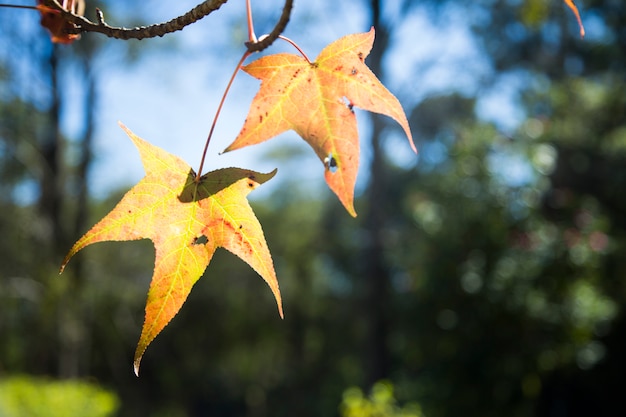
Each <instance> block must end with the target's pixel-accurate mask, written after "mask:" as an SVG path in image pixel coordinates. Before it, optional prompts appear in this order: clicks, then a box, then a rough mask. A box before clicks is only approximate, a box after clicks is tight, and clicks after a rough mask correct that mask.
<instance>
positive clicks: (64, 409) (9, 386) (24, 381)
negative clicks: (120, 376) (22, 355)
mask: <svg viewBox="0 0 626 417" xmlns="http://www.w3.org/2000/svg"><path fill="white" fill-rule="evenodd" d="M118 407H119V399H118V398H117V396H116V395H115V394H114V393H112V392H110V391H108V390H105V389H103V388H101V387H99V386H97V385H95V384H93V383H88V382H83V381H54V380H49V379H43V378H37V377H32V376H26V375H21V376H12V377H9V378H6V379H3V380H0V416H3V417H26V416H38V417H107V416H112V415H114V414H115V411H116V410H117V409H118Z"/></svg>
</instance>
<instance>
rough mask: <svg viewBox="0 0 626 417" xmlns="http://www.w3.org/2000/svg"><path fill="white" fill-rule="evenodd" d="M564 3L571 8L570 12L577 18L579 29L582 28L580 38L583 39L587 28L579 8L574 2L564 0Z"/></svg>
mask: <svg viewBox="0 0 626 417" xmlns="http://www.w3.org/2000/svg"><path fill="white" fill-rule="evenodd" d="M563 1H564V2H565V4H566V5H567V7H569V8H570V10H571V11H572V12H573V13H574V16H575V17H576V21H577V22H578V27H579V28H580V37H581V38H583V37H585V27H584V26H583V21H582V20H581V18H580V14H579V13H578V8H577V7H576V5H575V4H574V2H573V1H572V0H563Z"/></svg>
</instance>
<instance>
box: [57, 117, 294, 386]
mask: <svg viewBox="0 0 626 417" xmlns="http://www.w3.org/2000/svg"><path fill="white" fill-rule="evenodd" d="M120 125H121V124H120ZM121 126H122V128H123V129H124V130H125V131H126V133H127V134H128V136H129V137H130V138H131V140H132V141H133V143H134V144H135V146H136V147H137V149H138V150H139V154H140V156H141V160H142V162H143V166H144V169H145V171H146V176H145V177H144V178H143V179H142V180H141V181H140V182H139V183H137V184H136V185H135V186H134V187H133V188H132V189H131V190H130V191H128V193H126V195H125V196H124V197H123V198H122V200H121V201H120V202H119V203H118V204H117V206H116V207H115V208H114V209H113V210H112V211H111V212H110V213H109V214H107V215H106V216H105V217H104V218H103V219H102V220H100V222H98V223H97V224H96V225H95V226H93V228H91V230H89V231H88V232H87V233H86V234H85V235H84V236H83V237H82V238H80V239H79V240H78V241H77V242H76V243H75V244H74V246H73V247H72V248H71V249H70V251H69V253H68V254H67V256H66V257H65V259H64V260H63V264H62V266H61V272H63V269H64V268H65V265H66V264H67V263H68V262H69V260H70V258H71V257H72V256H73V255H75V254H76V253H77V252H78V251H80V250H81V249H83V248H84V247H86V246H88V245H91V244H92V243H96V242H103V241H122V240H136V239H142V238H148V239H150V240H152V242H153V243H154V246H155V249H156V258H155V263H154V275H153V276H152V282H151V284H150V289H149V291H148V300H147V302H146V311H145V313H146V315H145V321H144V324H143V329H142V331H141V336H140V338H139V343H138V345H137V349H136V351H135V359H134V369H135V373H136V374H138V372H139V363H140V361H141V357H142V356H143V354H144V352H145V350H146V348H147V347H148V345H149V344H150V343H151V342H152V340H154V338H155V337H156V336H157V335H158V334H159V333H160V332H161V330H163V328H165V326H166V325H167V324H168V323H169V322H170V320H171V319H172V318H173V317H174V316H175V315H176V314H177V313H178V311H179V310H180V308H181V307H182V305H183V303H184V302H185V300H186V299H187V296H188V295H189V293H190V291H191V288H192V286H193V285H194V284H195V283H196V281H197V280H198V279H199V278H200V276H201V275H202V273H203V272H204V270H205V269H206V267H207V265H208V264H209V262H210V261H211V258H212V256H213V253H214V252H215V250H216V248H218V247H223V248H225V249H227V250H229V251H230V252H232V253H234V254H235V255H237V256H238V257H240V258H241V259H243V260H244V261H245V262H247V263H248V264H249V265H250V266H251V267H252V268H253V269H254V270H255V271H256V272H257V273H259V275H261V277H262V278H263V279H264V280H265V281H266V282H267V284H268V285H269V286H270V288H271V290H272V292H273V293H274V297H275V298H276V303H277V304H278V311H279V314H280V316H281V317H282V316H283V311H282V301H281V296H280V290H279V288H278V281H277V279H276V273H275V271H274V265H273V262H272V258H271V255H270V252H269V249H268V247H267V243H266V242H265V237H264V236H263V230H262V229H261V225H260V224H259V222H258V220H257V218H256V217H255V215H254V212H253V211H252V209H251V208H250V205H249V204H248V200H247V199H246V196H247V195H248V193H249V192H250V191H251V190H253V189H254V188H256V187H257V186H258V185H259V184H262V183H264V182H266V181H268V180H269V179H271V178H272V177H273V176H274V175H275V174H276V170H274V171H273V172H270V173H268V174H261V173H257V172H254V171H249V170H244V169H240V168H225V169H220V170H217V171H212V172H209V173H207V174H206V175H203V176H202V177H201V179H200V181H199V182H197V181H195V177H196V174H195V173H194V172H193V170H192V169H191V168H190V167H189V166H188V165H187V164H186V163H185V162H184V161H183V160H182V159H180V158H178V157H176V156H174V155H171V154H169V153H167V152H166V151H164V150H162V149H160V148H158V147H156V146H153V145H151V144H150V143H148V142H146V141H144V140H143V139H141V138H139V137H138V136H136V135H134V134H133V133H132V132H131V131H130V130H128V129H127V128H126V127H125V126H123V125H121Z"/></svg>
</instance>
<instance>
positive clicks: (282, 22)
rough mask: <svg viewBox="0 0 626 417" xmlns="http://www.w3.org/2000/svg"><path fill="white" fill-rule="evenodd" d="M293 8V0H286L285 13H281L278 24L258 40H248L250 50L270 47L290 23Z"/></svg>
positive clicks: (256, 50) (258, 50) (257, 50)
mask: <svg viewBox="0 0 626 417" xmlns="http://www.w3.org/2000/svg"><path fill="white" fill-rule="evenodd" d="M292 9H293V0H285V6H284V7H283V13H282V14H281V15H280V18H279V19H278V22H277V23H276V26H274V29H272V31H271V32H270V34H269V35H267V36H262V37H260V38H259V40H258V41H257V42H246V46H247V47H248V52H250V53H252V52H261V51H262V50H264V49H266V48H267V47H269V46H270V45H271V44H272V43H274V41H275V40H276V39H278V37H279V36H280V35H281V34H282V33H283V31H284V30H285V28H286V27H287V23H289V18H290V16H291V10H292Z"/></svg>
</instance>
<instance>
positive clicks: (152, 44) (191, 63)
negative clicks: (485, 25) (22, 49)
mask: <svg viewBox="0 0 626 417" xmlns="http://www.w3.org/2000/svg"><path fill="white" fill-rule="evenodd" d="M18 3H22V4H28V2H25V1H24V2H18ZM196 4H197V2H196V1H189V0H185V1H179V2H147V3H142V4H141V6H136V5H133V6H132V7H133V11H134V12H135V13H136V9H135V8H136V7H142V8H143V10H142V11H141V14H142V16H143V18H144V19H145V20H146V21H149V22H160V21H165V20H169V19H171V18H172V17H175V16H177V15H179V14H182V13H184V12H185V11H187V10H189V9H190V8H192V7H193V6H194V5H196ZM361 4H362V3H361V2H358V1H356V2H355V1H352V2H337V1H334V2H330V1H329V0H309V1H307V2H296V6H295V9H294V14H293V17H292V21H291V22H290V24H289V26H288V27H287V30H286V32H285V35H286V36H288V37H290V38H291V39H293V40H295V41H296V42H297V43H298V44H299V45H300V46H301V48H302V49H303V50H304V51H305V52H306V53H307V55H309V57H311V58H313V57H315V56H316V55H317V54H318V53H319V51H320V50H321V49H322V48H323V47H324V46H325V45H327V44H328V43H330V42H332V41H334V40H336V39H338V38H339V37H341V36H344V35H347V34H350V33H356V32H365V31H368V30H369V28H370V26H369V25H370V23H369V15H368V12H367V9H366V8H365V7H363V6H361ZM395 4H396V3H393V2H390V3H388V4H387V5H386V7H387V8H386V9H385V11H384V14H385V16H386V17H387V18H394V17H398V16H400V12H399V11H398V10H397V9H395V7H396V6H395ZM108 6H109V7H110V8H109V9H107V7H105V6H102V7H103V9H104V11H105V18H108V17H111V16H113V17H111V19H114V20H112V21H110V22H109V23H111V24H114V25H117V24H119V25H125V24H126V25H130V24H131V22H130V21H129V22H125V21H123V19H124V17H125V16H126V14H125V10H124V9H123V8H124V7H130V6H128V5H127V4H126V3H125V2H115V3H112V4H110V5H108ZM114 6H116V7H117V8H116V9H111V8H113V7H114ZM253 8H254V12H255V26H256V30H257V35H261V34H263V33H265V32H267V31H269V30H271V28H272V26H273V24H274V22H275V21H276V19H277V17H278V15H279V14H280V10H281V8H282V1H278V0H277V1H273V2H259V1H256V2H254V1H253ZM19 12H20V13H23V12H22V11H19ZM88 13H89V12H88ZM20 16H22V15H20ZM115 16H119V18H117V19H115ZM31 17H32V16H31ZM118 20H122V21H118ZM466 20H467V16H466V15H463V14H462V13H460V12H458V11H456V10H455V9H453V8H449V9H448V10H447V12H446V13H445V16H444V18H443V19H440V20H439V21H438V22H437V23H434V22H431V21H430V20H429V18H428V16H427V15H426V13H425V12H424V11H423V10H421V9H419V8H416V9H413V10H412V11H411V12H410V13H408V14H407V13H404V14H402V16H401V19H399V20H398V22H399V23H398V24H397V25H396V26H395V27H394V29H395V30H394V38H393V40H392V43H391V44H390V49H389V50H388V51H387V54H386V61H385V73H386V79H385V80H384V82H385V84H386V85H387V87H388V88H389V89H390V90H391V92H392V93H394V94H396V95H397V96H398V97H399V98H400V100H401V101H402V102H403V104H404V106H405V110H406V112H407V114H408V113H409V112H410V110H411V107H412V106H413V105H415V104H417V103H418V102H419V101H420V100H422V99H423V98H424V97H427V96H428V95H430V94H433V93H436V92H449V91H451V90H455V91H459V92H461V93H464V94H467V95H470V96H472V95H475V94H477V93H478V92H479V89H480V88H481V87H480V86H479V83H480V79H481V78H483V77H485V76H486V75H488V74H489V72H490V71H491V69H490V67H489V65H488V63H487V60H486V59H485V57H484V56H482V55H481V53H480V50H479V48H478V47H477V46H476V44H475V41H474V39H473V38H472V36H471V33H470V31H469V28H468V22H466ZM31 21H32V22H35V23H34V24H37V23H36V19H35V18H33V19H31ZM84 36H102V35H99V34H86V35H84ZM245 37H246V26H245V3H244V2H243V0H231V1H230V2H228V3H227V4H226V5H224V6H223V7H222V8H221V9H220V10H218V11H217V12H215V13H214V14H212V15H211V16H208V17H206V18H205V19H203V20H201V21H199V22H197V23H196V24H193V25H191V26H189V27H187V28H185V29H184V30H183V31H182V32H177V33H175V34H171V35H168V36H166V37H165V38H156V39H149V40H143V41H141V42H140V43H139V47H141V48H144V45H145V49H146V51H145V52H144V53H143V54H141V55H140V56H141V57H140V59H139V60H138V61H137V62H135V63H134V64H132V65H127V64H124V63H121V61H120V57H119V56H117V55H116V54H115V53H106V54H103V55H102V56H100V57H99V59H98V62H97V63H95V65H96V67H97V69H98V71H99V73H100V85H99V90H100V92H101V96H100V101H99V103H98V110H97V114H98V119H97V133H96V140H95V149H94V152H95V163H94V165H93V167H92V170H91V173H90V180H91V184H92V190H93V192H94V194H95V195H96V196H97V197H104V196H106V195H108V194H109V193H110V192H111V191H113V190H116V189H120V188H124V187H128V186H130V185H132V184H134V183H135V182H137V181H138V180H139V179H140V178H141V177H142V176H143V168H142V165H141V162H140V159H139V156H138V154H137V152H136V150H135V149H134V147H133V145H132V143H131V142H130V140H128V138H127V137H126V135H125V134H124V132H123V131H122V130H121V129H120V128H119V127H118V124H117V123H118V121H121V122H123V123H124V124H125V125H126V126H127V127H128V128H130V129H131V130H132V131H133V132H135V134H137V135H139V136H140V137H142V138H144V139H146V140H148V141H150V142H151V143H153V144H155V145H157V146H160V147H162V148H164V149H165V150H167V151H168V152H171V153H173V154H175V155H178V156H180V157H182V158H183V159H184V160H185V161H187V163H189V164H190V165H191V166H192V167H193V168H194V169H197V167H198V165H199V161H200V157H201V151H202V148H203V146H204V141H205V139H206V136H207V134H208V132H209V129H210V126H211V122H212V119H213V115H214V113H215V110H216V108H217V105H218V102H219V100H220V98H221V95H222V92H223V90H224V88H225V86H226V84H227V81H228V78H229V77H230V75H231V73H232V71H233V69H234V67H235V65H236V63H237V61H238V60H239V58H240V56H241V54H242V53H243V51H244V47H243V42H244V41H245V40H246V39H245ZM108 42H111V43H115V42H123V41H118V40H109V41H108ZM69 47H72V46H69ZM283 51H287V52H292V53H295V51H294V50H293V48H292V47H291V46H290V45H288V44H287V43H285V42H277V43H275V44H274V45H273V46H272V47H271V48H270V49H269V50H268V51H267V53H275V52H283ZM252 58H253V57H251V58H249V59H248V62H250V60H251V59H252ZM518 79H519V78H517V77H516V76H515V75H512V76H511V77H510V78H509V79H506V78H505V79H503V81H502V82H501V83H500V84H499V85H495V86H492V87H491V89H490V90H489V91H486V92H485V91H483V90H481V91H480V93H481V94H482V97H483V98H482V99H481V101H480V102H479V104H478V113H479V115H480V116H481V117H483V118H485V119H487V120H492V121H495V122H497V123H498V125H499V126H500V127H501V128H502V129H505V130H506V129H513V128H514V127H515V126H516V124H517V123H518V122H519V121H520V119H521V118H522V115H520V114H519V111H518V110H517V109H516V107H515V105H514V101H513V100H512V98H513V97H514V95H515V91H516V89H517V88H518V87H519V85H517V84H516V82H517V80H518ZM258 86H259V82H258V81H257V80H255V79H253V78H252V77H250V76H249V75H247V74H245V73H243V72H240V73H239V74H238V76H237V78H236V80H235V83H234V85H233V88H232V89H231V92H230V94H229V96H228V98H227V100H226V103H225V107H224V109H223V110H222V115H221V117H220V120H219V121H218V124H217V128H216V131H215V134H214V137H213V139H212V142H211V146H210V147H209V151H208V154H207V163H206V165H205V172H206V171H207V170H212V169H217V168H221V167H227V166H239V167H243V168H249V169H254V170H257V171H262V172H269V171H271V170H273V169H274V168H276V167H278V169H279V172H278V175H277V176H276V177H275V178H274V179H273V180H272V181H270V182H268V183H266V184H264V186H263V187H261V188H259V189H258V190H257V191H255V193H253V195H252V196H251V197H252V198H254V196H255V195H256V196H261V195H263V194H266V193H268V192H271V190H272V189H274V188H275V187H277V186H280V184H281V181H282V179H283V178H284V179H289V180H294V179H296V178H297V179H299V180H301V181H300V183H302V184H305V186H306V187H307V188H310V189H311V190H312V191H321V192H328V190H327V187H326V185H325V182H324V179H323V167H322V164H321V162H320V161H318V159H317V157H316V156H315V154H314V153H313V152H312V151H311V150H310V149H309V148H308V145H306V144H305V143H304V142H303V141H302V140H301V139H299V138H298V137H297V135H296V134H295V133H293V132H288V133H285V134H283V135H281V137H279V138H276V139H272V140H270V141H269V142H265V143H263V144H261V145H257V146H253V147H248V148H244V149H241V150H237V151H234V152H230V153H227V154H223V155H220V154H219V152H220V151H222V150H223V149H224V148H226V146H227V145H229V144H230V143H231V142H232V140H233V139H234V138H235V137H236V135H237V133H238V132H239V129H240V127H241V125H242V123H243V121H244V119H245V116H246V113H247V110H248V108H249V105H250V102H251V100H252V98H253V97H254V95H255V93H256V91H257V89H258ZM76 94H77V96H78V95H79V92H76ZM79 114H80V112H73V111H72V108H71V107H69V108H68V109H67V111H66V117H65V118H64V124H63V126H64V132H65V133H66V134H67V136H68V137H70V138H71V137H72V136H76V134H75V132H76V130H77V129H80V123H79V122H78V117H79V116H77V115H79ZM357 119H358V121H359V132H360V134H361V138H362V140H361V144H362V149H361V169H360V172H359V182H358V187H357V188H360V187H362V185H363V184H364V183H365V181H366V180H367V166H368V161H367V160H368V156H369V153H368V149H367V146H366V144H367V142H366V141H364V138H367V137H368V134H369V133H368V118H367V115H366V113H365V112H362V111H358V110H357ZM415 141H416V144H417V146H418V148H419V146H420V140H419V138H415ZM283 146H289V147H290V148H291V147H294V148H295V149H296V151H298V155H299V156H298V157H297V158H296V159H295V161H292V162H289V161H284V160H277V159H275V158H268V157H267V153H268V152H271V151H272V150H275V149H277V148H280V147H283ZM390 147H391V153H392V155H393V156H394V158H395V159H396V161H397V162H398V163H400V164H403V165H407V166H410V165H412V164H414V163H415V162H416V161H417V160H418V159H417V158H416V157H415V155H413V153H412V152H411V151H410V148H409V146H408V144H407V143H406V138H404V137H402V136H401V135H399V134H398V135H393V136H392V139H391V140H390Z"/></svg>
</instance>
